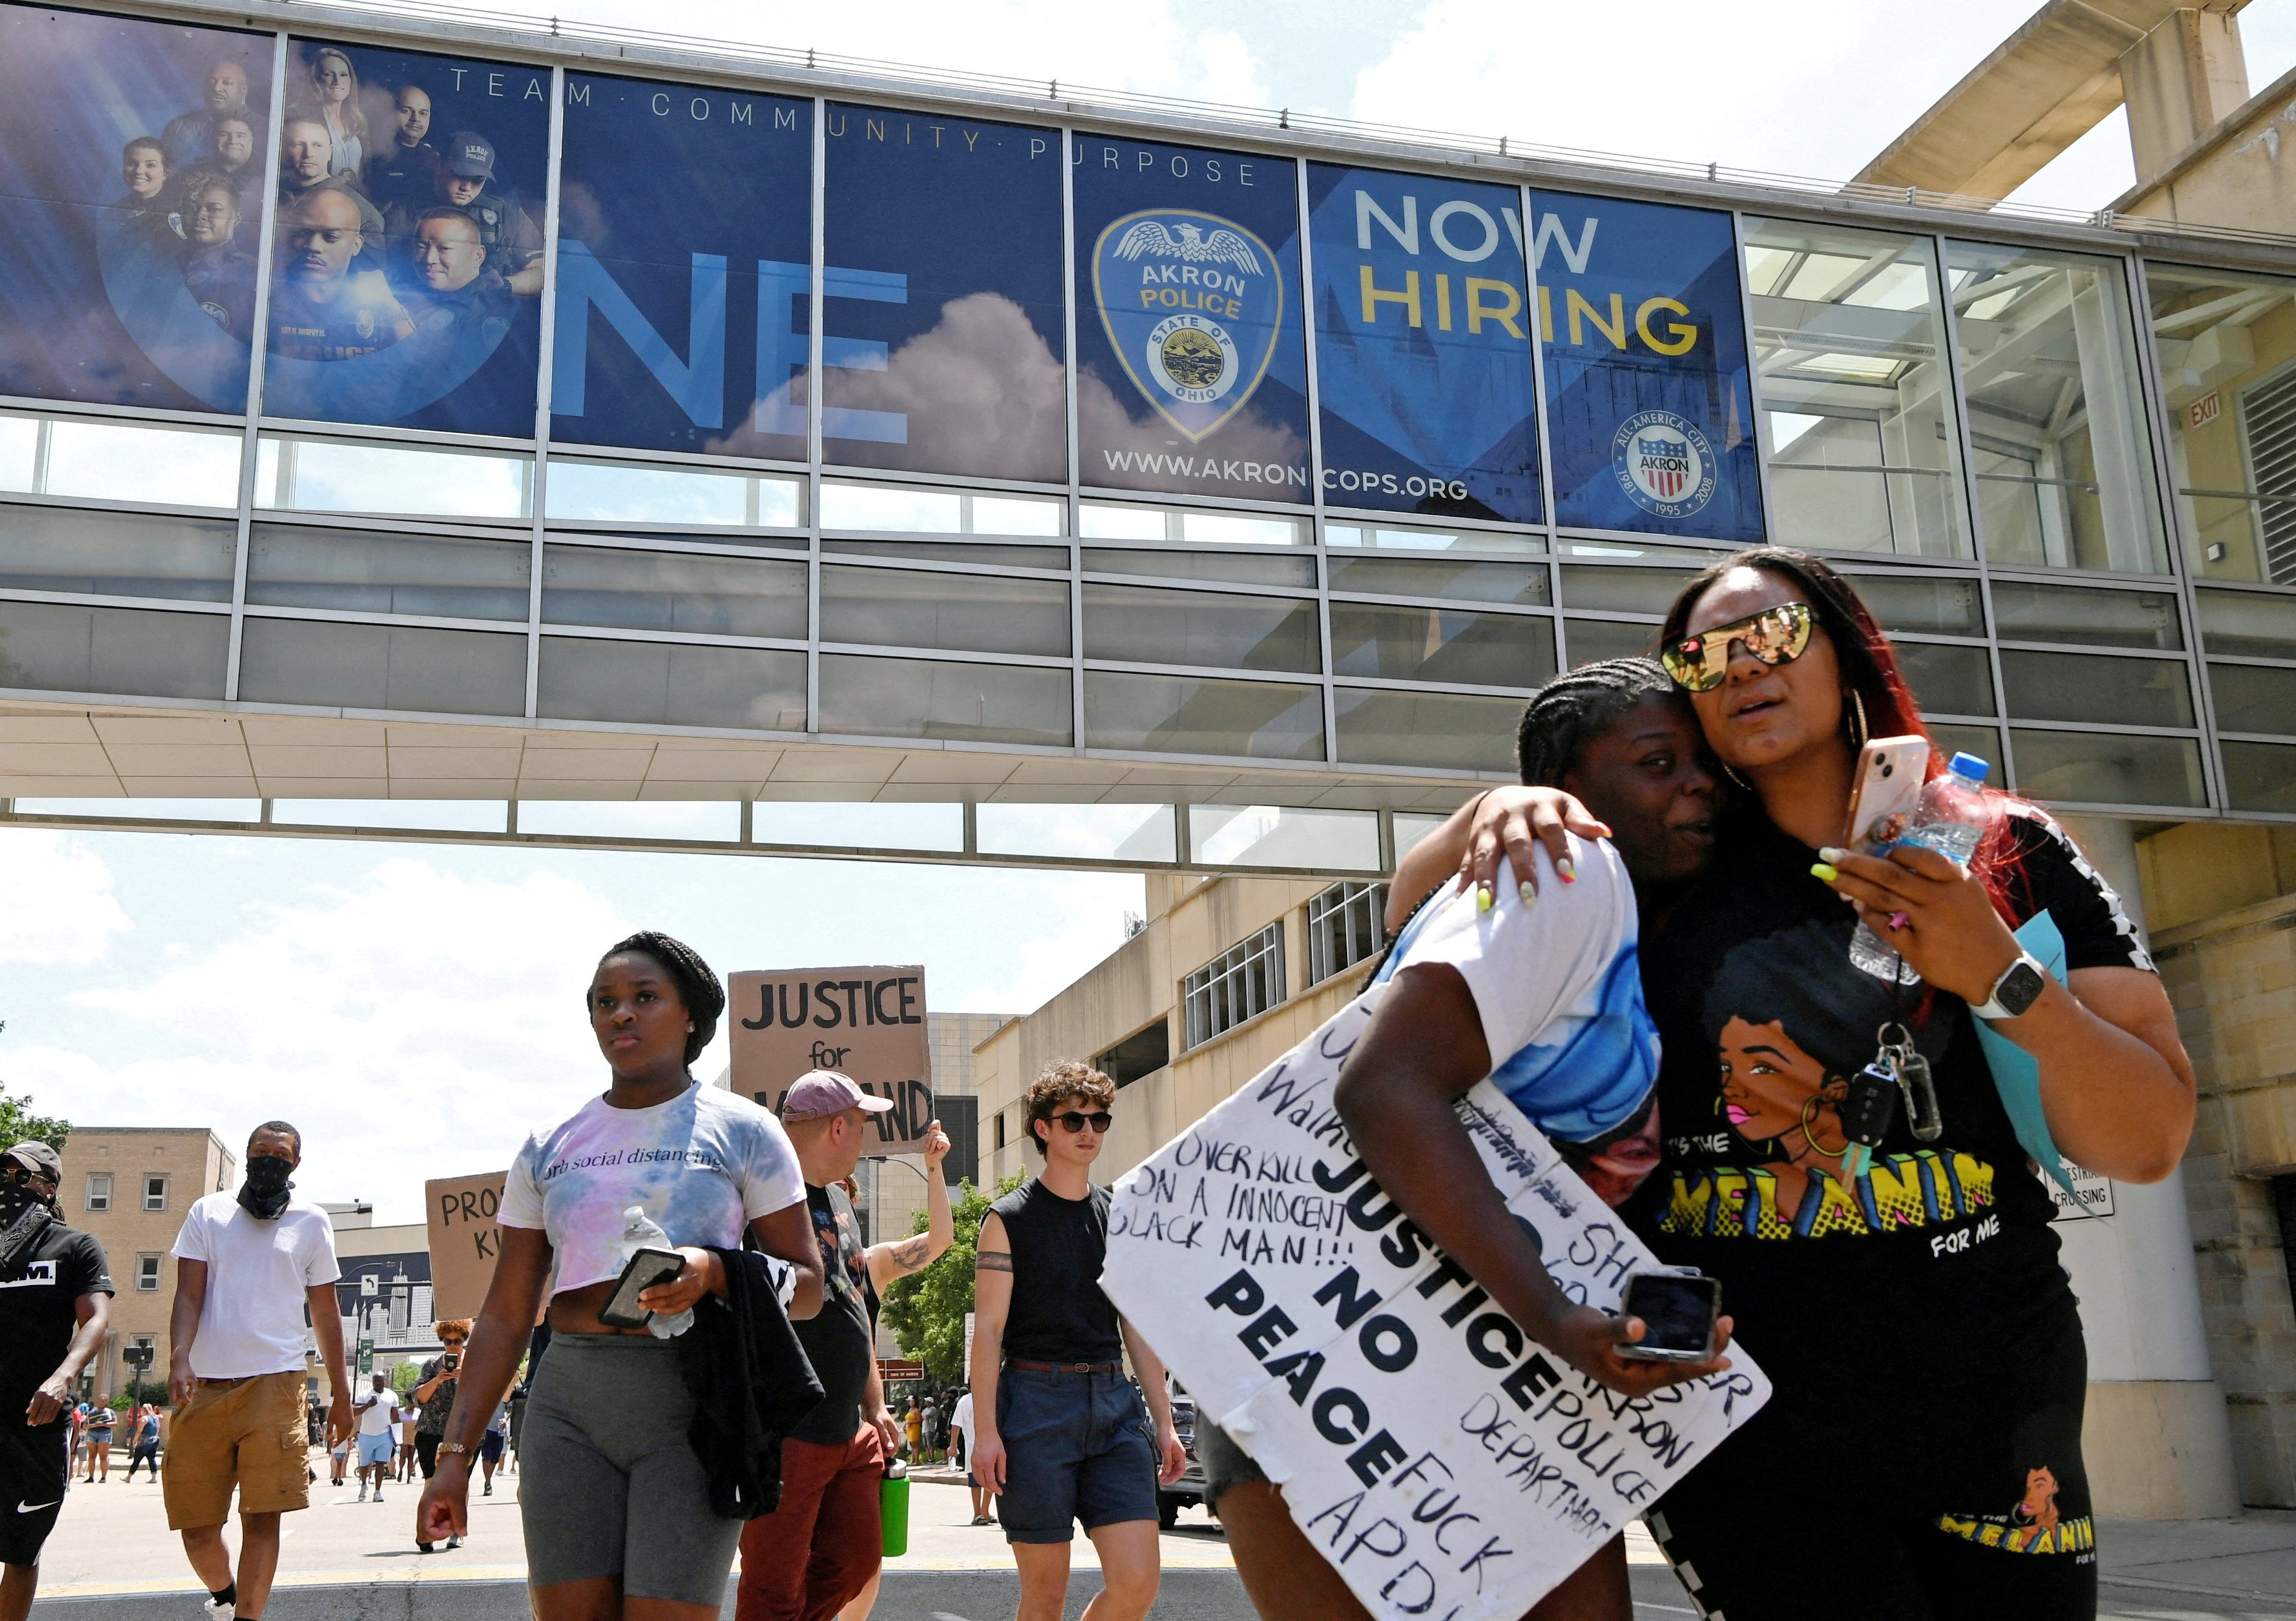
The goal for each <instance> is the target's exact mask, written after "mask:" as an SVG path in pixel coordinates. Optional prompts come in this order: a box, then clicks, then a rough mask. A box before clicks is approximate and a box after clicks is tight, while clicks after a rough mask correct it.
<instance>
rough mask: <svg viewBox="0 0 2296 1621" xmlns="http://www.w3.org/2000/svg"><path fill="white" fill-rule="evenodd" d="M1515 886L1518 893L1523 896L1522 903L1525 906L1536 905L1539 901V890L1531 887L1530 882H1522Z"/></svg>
mask: <svg viewBox="0 0 2296 1621" xmlns="http://www.w3.org/2000/svg"><path fill="white" fill-rule="evenodd" d="M1515 887H1516V893H1519V894H1521V896H1522V903H1523V904H1524V905H1525V906H1536V905H1537V904H1538V891H1537V890H1535V889H1533V888H1531V886H1530V885H1529V884H1521V885H1516V886H1515Z"/></svg>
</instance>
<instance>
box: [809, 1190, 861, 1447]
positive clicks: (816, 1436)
mask: <svg viewBox="0 0 2296 1621" xmlns="http://www.w3.org/2000/svg"><path fill="white" fill-rule="evenodd" d="M805 1200H806V1205H807V1207H808V1210H809V1211H810V1212H811V1214H812V1215H813V1234H814V1237H815V1238H816V1239H817V1240H818V1241H819V1242H820V1245H821V1271H822V1281H821V1310H820V1311H819V1312H817V1313H816V1314H815V1315H814V1316H811V1317H808V1318H805V1319H803V1320H801V1321H797V1322H794V1323H791V1325H790V1326H791V1328H793V1329H796V1330H797V1337H798V1343H799V1345H803V1346H804V1347H805V1354H806V1357H807V1360H808V1361H809V1362H812V1363H813V1371H814V1373H815V1374H816V1376H817V1377H818V1378H820V1380H821V1390H822V1396H821V1405H820V1406H818V1407H816V1408H815V1409H814V1410H813V1411H812V1412H811V1413H810V1414H808V1416H807V1418H806V1420H805V1422H804V1423H803V1424H800V1425H799V1426H798V1428H795V1429H793V1430H791V1432H790V1433H791V1435H792V1436H796V1437H797V1439H799V1440H800V1441H818V1442H822V1443H824V1444H836V1443H840V1442H845V1441H850V1440H851V1439H852V1438H853V1434H854V1432H855V1431H856V1430H857V1429H859V1428H861V1398H862V1397H863V1396H864V1395H866V1394H867V1393H868V1388H869V1364H870V1362H871V1360H872V1359H873V1357H874V1356H875V1355H876V1348H875V1346H874V1345H873V1343H872V1340H873V1335H872V1333H871V1327H870V1313H869V1306H868V1302H867V1295H868V1290H869V1261H868V1256H867V1255H866V1254H865V1251H864V1250H863V1247H862V1244H861V1224H860V1222H858V1221H857V1220H856V1219H855V1218H854V1214H853V1201H852V1200H850V1199H849V1198H847V1197H845V1189H842V1188H814V1187H808V1188H807V1189H806V1190H805Z"/></svg>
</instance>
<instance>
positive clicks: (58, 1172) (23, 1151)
mask: <svg viewBox="0 0 2296 1621" xmlns="http://www.w3.org/2000/svg"><path fill="white" fill-rule="evenodd" d="M885 1107H888V1108H890V1107H892V1105H890V1104H887V1105H886V1106H885ZM4 1157H6V1158H9V1159H12V1160H16V1161H19V1162H20V1163H21V1164H22V1165H23V1167H24V1169H26V1170H27V1171H29V1172H32V1173H34V1174H36V1175H38V1176H43V1177H45V1178H46V1179H47V1180H48V1181H52V1182H61V1181H63V1180H64V1162H63V1161H62V1160H61V1159H59V1158H57V1157H56V1151H55V1150H54V1149H53V1148H50V1147H48V1145H47V1144H45V1143H44V1142H41V1141H40V1140H37V1138H35V1139H31V1140H27V1141H24V1142H20V1143H18V1144H17V1145H16V1146H15V1147H14V1148H11V1149H9V1150H8V1152H7V1154H6V1156H4Z"/></svg>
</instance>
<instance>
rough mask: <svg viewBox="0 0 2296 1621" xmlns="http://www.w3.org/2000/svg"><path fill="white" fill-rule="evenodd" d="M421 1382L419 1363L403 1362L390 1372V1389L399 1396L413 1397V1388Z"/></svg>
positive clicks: (420, 1366)
mask: <svg viewBox="0 0 2296 1621" xmlns="http://www.w3.org/2000/svg"><path fill="white" fill-rule="evenodd" d="M421 1383H422V1365H421V1364H420V1363H417V1362H411V1361H410V1362H401V1363H399V1364H398V1366H397V1367H396V1368H393V1369H392V1370H390V1387H391V1388H392V1389H393V1390H396V1391H397V1392H398V1394H399V1395H414V1387H415V1386H417V1385H420V1384H421Z"/></svg>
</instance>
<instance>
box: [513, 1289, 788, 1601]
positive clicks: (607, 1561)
mask: <svg viewBox="0 0 2296 1621" xmlns="http://www.w3.org/2000/svg"><path fill="white" fill-rule="evenodd" d="M689 1331H690V1330H689ZM692 1421H693V1396H692V1395H689V1394H688V1393H687V1391H686V1388H685V1379H684V1378H682V1377H681V1376H680V1374H679V1371H678V1356H677V1345H676V1341H674V1340H663V1339H656V1338H654V1337H653V1336H652V1335H651V1334H560V1335H554V1336H553V1337H552V1338H551V1341H550V1348H549V1349H548V1350H547V1351H545V1353H543V1357H542V1367H541V1369H540V1370H539V1371H538V1372H537V1373H536V1374H535V1376H534V1385H533V1389H532V1393H531V1394H530V1395H529V1398H528V1401H527V1408H526V1422H525V1425H524V1428H523V1429H522V1431H521V1436H520V1442H519V1490H518V1496H519V1505H518V1506H519V1517H520V1518H521V1520H522V1521H523V1522H524V1524H525V1526H526V1565H527V1577H526V1579H527V1585H528V1586H529V1587H548V1586H552V1585H553V1584H556V1583H560V1582H578V1581H584V1580H587V1579H592V1578H595V1577H598V1576H619V1577H620V1578H621V1585H622V1592H623V1594H624V1595H625V1596H626V1597H628V1598H633V1599H670V1600H676V1601H677V1602H679V1603H682V1604H707V1605H709V1607H710V1608H711V1609H716V1608H717V1606H718V1605H720V1604H721V1603H723V1602H724V1601H725V1598H726V1577H727V1576H728V1575H730V1574H731V1573H732V1571H733V1568H734V1549H735V1548H736V1547H737V1546H739V1545H740V1543H741V1540H742V1521H740V1520H738V1519H720V1518H718V1517H717V1515H716V1514H714V1513H712V1512H710V1509H709V1483H708V1481H707V1478H706V1477H704V1476H703V1474H702V1472H701V1461H700V1460H699V1459H697V1458H695V1457H694V1455H693V1447H692V1446H690V1445H688V1444H687V1443H686V1439H685V1430H686V1426H687V1425H688V1424H690V1423H691V1422H692Z"/></svg>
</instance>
